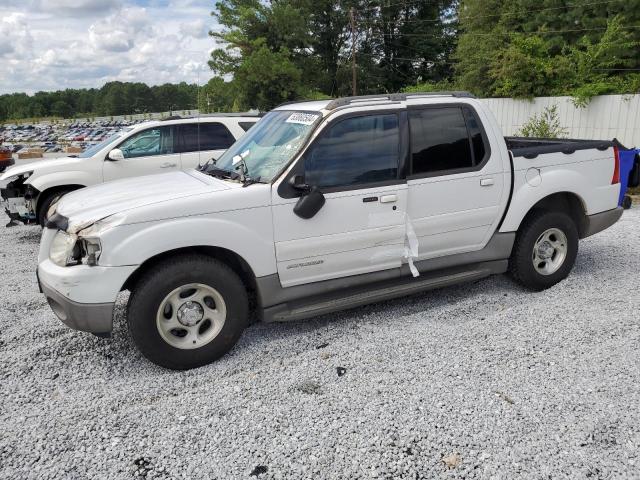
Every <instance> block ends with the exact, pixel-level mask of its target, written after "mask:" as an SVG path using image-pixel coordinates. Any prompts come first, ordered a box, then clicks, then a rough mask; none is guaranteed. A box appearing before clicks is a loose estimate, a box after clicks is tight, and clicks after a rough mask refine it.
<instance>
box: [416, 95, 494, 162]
mask: <svg viewBox="0 0 640 480" xmlns="http://www.w3.org/2000/svg"><path fill="white" fill-rule="evenodd" d="M409 127H410V130H411V152H412V155H411V160H412V161H411V165H412V166H411V174H412V175H419V174H424V173H434V172H442V174H446V173H447V172H448V171H451V170H460V169H467V168H473V167H474V166H475V165H478V164H479V163H481V162H482V161H483V159H484V156H485V146H484V140H483V138H482V132H481V130H480V125H479V122H478V121H477V119H476V117H475V114H474V113H473V111H472V110H471V109H468V108H466V107H465V108H460V107H441V108H426V109H424V110H412V111H410V112H409Z"/></svg>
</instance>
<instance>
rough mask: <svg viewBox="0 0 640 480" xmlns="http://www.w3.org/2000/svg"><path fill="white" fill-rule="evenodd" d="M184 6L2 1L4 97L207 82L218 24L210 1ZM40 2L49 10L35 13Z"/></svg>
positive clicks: (115, 0)
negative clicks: (212, 32) (212, 31)
mask: <svg viewBox="0 0 640 480" xmlns="http://www.w3.org/2000/svg"><path fill="white" fill-rule="evenodd" d="M177 1H178V2H180V4H181V5H185V4H186V3H188V4H189V5H188V8H176V5H173V8H172V6H171V5H172V4H171V3H169V6H167V2H166V1H165V0H163V1H158V2H156V1H154V0H147V1H146V2H143V1H141V0H135V4H134V3H133V0H24V2H17V1H15V2H14V1H13V0H8V3H9V5H6V4H5V2H2V3H3V5H0V59H1V62H2V65H3V68H2V69H0V94H1V93H8V92H12V91H26V92H28V93H33V92H35V91H38V90H57V89H64V88H89V87H100V86H101V85H103V84H104V83H105V82H107V81H110V80H122V81H140V82H146V83H148V84H150V85H153V84H160V83H165V82H180V81H187V82H196V81H197V80H198V81H200V83H205V82H206V81H207V80H208V78H209V77H210V76H211V71H210V70H209V69H208V67H207V64H206V62H207V60H208V53H209V52H210V51H211V49H212V47H213V46H214V44H213V40H212V39H211V38H209V36H208V35H207V33H208V30H209V28H210V27H211V28H213V27H214V25H213V24H212V23H211V22H212V20H211V17H210V9H211V5H210V2H208V1H205V0H201V1H189V0H177ZM40 3H41V4H42V5H44V4H45V3H46V4H47V6H46V7H44V6H43V7H42V8H39V9H35V10H34V9H32V7H33V5H36V4H40ZM143 3H144V4H146V6H145V7H144V8H143V7H140V6H138V5H140V4H143ZM54 6H55V7H56V8H58V10H57V11H55V12H53V11H52V9H53V8H54ZM63 12H66V13H64V14H63Z"/></svg>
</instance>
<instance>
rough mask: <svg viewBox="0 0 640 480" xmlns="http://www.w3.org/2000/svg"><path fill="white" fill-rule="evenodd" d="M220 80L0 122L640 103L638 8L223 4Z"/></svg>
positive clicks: (46, 108)
mask: <svg viewBox="0 0 640 480" xmlns="http://www.w3.org/2000/svg"><path fill="white" fill-rule="evenodd" d="M212 15H213V17H214V18H215V19H216V21H217V24H218V26H217V27H216V29H215V31H212V32H211V36H212V37H213V39H214V40H215V41H216V48H215V49H214V50H213V52H212V54H211V58H210V60H209V66H210V68H211V70H212V73H213V78H211V80H210V81H209V82H208V83H207V84H206V85H204V86H203V87H200V88H199V87H198V86H197V85H194V84H186V83H180V84H178V85H170V84H166V85H161V86H154V87H149V86H147V85H145V84H142V83H122V82H109V83H107V84H106V85H104V86H103V87H102V88H99V89H83V90H64V91H58V92H38V93H36V94H35V95H33V96H27V95H25V94H11V95H2V96H0V120H4V119H13V118H24V117H42V116H61V117H69V116H91V115H122V114H133V113H144V112H152V111H167V110H179V109H187V108H193V107H194V106H196V105H197V106H198V107H199V108H200V109H201V110H202V111H205V112H213V111H243V110H248V109H252V108H257V109H260V110H268V109H270V108H272V107H274V106H275V105H278V104H280V103H282V102H286V101H290V100H295V99H301V98H310V99H313V98H327V97H336V96H343V95H350V94H351V93H352V91H353V89H354V85H353V82H352V74H353V72H352V69H353V67H354V65H355V70H356V78H357V81H356V85H355V86H356V89H357V93H358V94H376V93H388V92H397V91H430V90H454V89H455V90H458V89H459V90H469V91H471V92H472V93H474V94H476V95H478V96H481V97H515V98H531V97H534V96H547V95H570V96H573V97H574V98H575V102H576V104H578V105H585V104H586V103H587V102H588V101H589V100H590V99H591V98H592V97H593V96H595V95H602V94H613V93H637V92H639V91H640V48H639V46H640V0H217V1H216V3H215V9H214V10H213V12H212Z"/></svg>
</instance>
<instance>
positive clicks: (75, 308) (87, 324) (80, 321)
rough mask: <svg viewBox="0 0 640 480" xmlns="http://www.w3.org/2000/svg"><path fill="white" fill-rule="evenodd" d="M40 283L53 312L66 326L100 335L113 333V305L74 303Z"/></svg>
mask: <svg viewBox="0 0 640 480" xmlns="http://www.w3.org/2000/svg"><path fill="white" fill-rule="evenodd" d="M39 282H40V288H41V290H42V293H44V296H45V297H46V299H47V302H48V303H49V306H50V307H51V310H53V312H54V313H55V314H56V316H57V317H58V318H59V319H60V320H61V321H62V323H64V324H65V325H66V326H68V327H70V328H73V329H74V330H81V331H83V332H91V333H95V334H98V335H100V334H107V333H109V332H111V330H112V328H113V310H114V304H113V303H78V302H74V301H72V300H69V299H68V298H67V297H65V296H64V295H62V294H61V293H58V292H57V291H56V290H54V289H53V288H51V287H49V286H48V285H47V284H46V283H43V282H42V281H39Z"/></svg>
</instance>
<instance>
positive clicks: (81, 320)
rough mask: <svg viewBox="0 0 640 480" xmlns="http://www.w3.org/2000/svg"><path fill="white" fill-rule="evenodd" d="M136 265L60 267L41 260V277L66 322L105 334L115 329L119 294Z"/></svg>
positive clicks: (46, 293)
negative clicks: (116, 305) (115, 309)
mask: <svg viewBox="0 0 640 480" xmlns="http://www.w3.org/2000/svg"><path fill="white" fill-rule="evenodd" d="M45 232H49V229H45ZM51 232H53V231H52V230H51ZM44 240H45V239H44V237H43V243H45V244H46V245H47V246H48V244H49V243H50V242H47V241H44ZM45 249H46V248H45ZM42 255H43V253H42V252H41V256H42ZM136 268H137V267H135V266H122V267H104V266H87V265H77V266H72V267H60V266H58V265H56V264H54V263H53V262H52V261H51V260H49V259H41V261H40V264H39V265H38V271H37V277H38V284H39V287H40V289H41V290H42V293H43V294H44V296H45V297H46V299H47V302H48V303H49V306H50V307H51V309H52V310H53V312H54V313H55V314H56V316H57V317H58V318H59V319H60V320H61V321H62V322H63V323H64V324H65V325H67V326H68V327H70V328H73V329H74V330H80V331H83V332H91V333H95V334H98V335H105V334H108V333H109V332H111V329H112V328H113V310H114V304H115V300H116V296H117V295H118V292H120V290H121V288H122V286H123V285H124V283H125V281H126V280H127V278H129V276H130V275H131V274H132V273H133V272H134V270H135V269H136Z"/></svg>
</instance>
